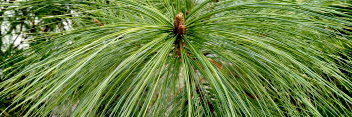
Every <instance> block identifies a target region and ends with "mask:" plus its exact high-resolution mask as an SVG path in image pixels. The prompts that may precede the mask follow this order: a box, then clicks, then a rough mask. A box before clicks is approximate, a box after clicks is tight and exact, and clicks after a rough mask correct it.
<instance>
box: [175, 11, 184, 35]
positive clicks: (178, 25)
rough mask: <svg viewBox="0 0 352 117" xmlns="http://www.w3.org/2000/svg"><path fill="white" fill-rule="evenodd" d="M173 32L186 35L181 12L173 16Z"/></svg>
mask: <svg viewBox="0 0 352 117" xmlns="http://www.w3.org/2000/svg"><path fill="white" fill-rule="evenodd" d="M174 32H175V34H178V35H184V34H185V33H186V25H185V18H184V16H183V13H181V12H180V13H178V14H177V15H176V16H175V21H174Z"/></svg>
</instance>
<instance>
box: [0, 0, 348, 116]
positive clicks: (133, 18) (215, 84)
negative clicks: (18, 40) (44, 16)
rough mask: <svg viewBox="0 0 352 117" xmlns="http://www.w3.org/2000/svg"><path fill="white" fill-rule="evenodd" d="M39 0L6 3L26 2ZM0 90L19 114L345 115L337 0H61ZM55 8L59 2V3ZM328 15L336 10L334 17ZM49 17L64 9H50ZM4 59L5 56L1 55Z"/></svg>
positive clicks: (342, 21) (340, 0)
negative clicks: (60, 24)
mask: <svg viewBox="0 0 352 117" xmlns="http://www.w3.org/2000/svg"><path fill="white" fill-rule="evenodd" d="M42 2H44V0H32V1H26V2H18V3H16V4H14V5H15V6H17V7H13V8H14V9H22V8H36V6H40V5H41V4H40V3H42ZM45 4H47V5H49V6H51V5H69V6H70V8H71V9H74V11H75V14H77V15H64V16H65V17H68V18H70V19H72V27H73V30H69V31H64V30H60V31H57V32H52V33H46V34H45V35H39V36H36V37H35V39H33V41H34V42H38V43H36V44H35V45H33V46H31V48H33V49H30V50H25V52H26V53H30V54H29V56H28V57H27V58H25V59H24V60H22V61H21V62H20V63H18V64H15V65H13V66H11V68H16V67H19V66H23V65H26V66H25V67H24V69H23V70H21V71H19V72H11V70H12V69H11V68H7V69H5V73H6V74H5V77H6V79H8V80H6V81H3V82H1V84H0V87H1V88H2V91H1V92H0V97H5V96H8V95H10V94H16V97H14V102H13V104H12V105H11V106H9V107H8V109H7V110H6V111H12V110H14V109H18V108H19V109H20V110H21V111H22V113H23V114H24V115H25V116H48V115H52V116H53V115H61V116H65V115H72V116H234V115H239V116H343V115H345V116H347V115H351V114H352V111H351V108H352V107H351V104H352V98H351V95H350V94H351V88H352V83H351V76H349V75H346V74H348V73H351V68H352V67H350V66H351V59H350V57H342V56H349V55H348V54H349V53H348V52H347V51H346V50H347V49H348V48H350V47H351V44H352V42H351V40H350V39H351V35H350V33H342V32H348V31H345V30H346V29H347V27H349V26H351V25H352V22H351V19H350V18H349V17H351V15H350V14H347V13H344V12H343V11H341V10H340V8H337V7H332V5H338V6H351V4H350V3H348V2H346V1H344V0H334V1H332V0H316V1H315V0H309V1H308V0H297V1H296V0H293V1H281V0H265V1H262V0H258V1H256V0H237V1H233V0H219V1H216V2H214V1H213V0H207V1H193V0H184V1H179V0H159V1H157V0H129V1H128V0H126V1H120V0H87V1H84V0H70V1H61V0H59V1H56V2H52V3H51V2H46V3H45ZM11 5H13V4H11ZM59 11H61V10H59ZM336 14H339V15H343V16H344V17H338V16H336ZM53 15H54V16H55V17H59V16H62V15H58V14H54V13H53ZM6 63H7V62H5V63H4V64H6Z"/></svg>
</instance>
